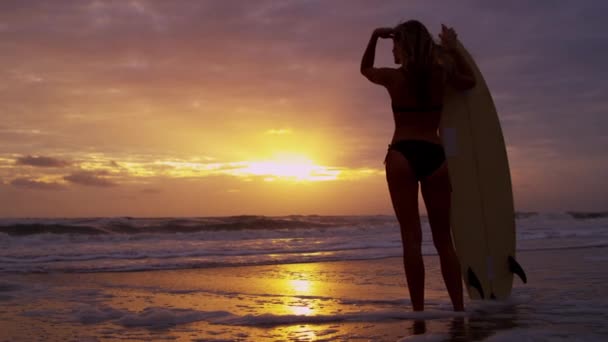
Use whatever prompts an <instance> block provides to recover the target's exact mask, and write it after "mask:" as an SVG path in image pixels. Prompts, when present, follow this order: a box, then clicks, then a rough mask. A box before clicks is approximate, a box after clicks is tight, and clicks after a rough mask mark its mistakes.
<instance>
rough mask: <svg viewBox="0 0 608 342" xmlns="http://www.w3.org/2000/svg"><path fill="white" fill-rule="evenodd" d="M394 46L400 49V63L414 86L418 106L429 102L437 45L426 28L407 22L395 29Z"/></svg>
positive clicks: (418, 23) (417, 23)
mask: <svg viewBox="0 0 608 342" xmlns="http://www.w3.org/2000/svg"><path fill="white" fill-rule="evenodd" d="M394 39H395V44H396V47H397V49H401V56H405V58H406V60H405V61H400V62H401V64H403V65H404V66H405V73H406V77H407V78H408V80H409V81H410V82H411V84H414V85H415V89H416V90H415V95H416V99H417V101H418V105H419V106H428V105H430V102H431V76H432V71H433V64H434V61H435V53H436V46H437V44H436V43H435V41H434V40H433V37H432V36H431V34H430V33H429V31H428V30H427V29H426V27H425V26H424V25H423V24H422V23H421V22H419V21H417V20H408V21H406V22H403V23H401V24H399V25H397V26H396V27H395V36H394Z"/></svg>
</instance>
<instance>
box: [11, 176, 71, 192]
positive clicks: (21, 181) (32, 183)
mask: <svg viewBox="0 0 608 342" xmlns="http://www.w3.org/2000/svg"><path fill="white" fill-rule="evenodd" d="M10 184H11V185H13V186H16V187H20V188H26V189H36V190H65V189H66V187H65V186H64V185H63V184H61V183H53V182H44V181H39V180H36V179H29V178H16V179H13V180H12V181H11V183H10Z"/></svg>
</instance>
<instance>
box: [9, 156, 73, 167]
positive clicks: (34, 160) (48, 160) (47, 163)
mask: <svg viewBox="0 0 608 342" xmlns="http://www.w3.org/2000/svg"><path fill="white" fill-rule="evenodd" d="M15 162H16V163H17V164H18V165H29V166H36V167H67V166H70V165H71V163H70V162H68V161H66V160H61V159H57V158H52V157H40V156H24V157H19V158H17V159H16V161H15Z"/></svg>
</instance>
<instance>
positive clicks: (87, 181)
mask: <svg viewBox="0 0 608 342" xmlns="http://www.w3.org/2000/svg"><path fill="white" fill-rule="evenodd" d="M108 175H109V172H107V171H79V172H74V173H72V174H70V175H68V176H65V177H63V179H65V180H66V181H68V182H71V183H74V184H79V185H85V186H95V187H102V188H105V187H112V186H116V185H118V184H116V183H114V182H113V181H111V180H110V179H108V177H107V176H108Z"/></svg>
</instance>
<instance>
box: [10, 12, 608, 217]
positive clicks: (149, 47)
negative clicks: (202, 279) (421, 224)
mask: <svg viewBox="0 0 608 342" xmlns="http://www.w3.org/2000/svg"><path fill="white" fill-rule="evenodd" d="M369 4H370V3H368V2H359V1H352V2H336V3H332V4H328V3H325V2H315V1H312V2H307V1H285V2H273V1H252V2H244V1H205V2H194V1H170V2H167V1H79V2H62V1H57V2H44V1H40V2H36V1H33V2H27V3H20V2H7V3H2V4H1V5H0V49H1V50H2V51H3V53H2V56H1V57H0V74H1V76H2V79H3V83H2V84H0V102H1V103H2V104H1V105H0V115H1V117H2V121H1V122H0V145H1V147H0V215H1V216H106V215H111V216H114V215H128V216H210V215H235V214H260V215H283V214H392V208H391V206H390V200H389V195H388V190H387V187H386V182H385V180H384V168H383V164H382V161H383V159H384V154H385V151H386V145H387V143H388V142H389V141H390V137H391V134H392V129H393V126H392V125H393V123H392V118H391V113H390V107H389V103H388V96H387V94H386V92H385V91H384V90H383V89H381V88H380V87H378V86H375V85H373V84H371V83H369V82H368V81H367V80H365V79H364V78H363V77H362V76H361V75H360V74H359V72H358V65H359V62H360V58H361V55H362V53H363V49H364V47H365V45H366V43H367V40H368V38H369V34H370V33H371V31H372V30H373V29H374V28H375V27H378V26H383V25H384V26H386V25H394V24H396V23H398V22H399V21H400V20H403V19H406V17H405V16H406V15H407V14H408V13H411V14H412V15H416V16H417V17H419V18H420V19H422V20H423V21H425V22H426V23H427V24H428V25H429V28H430V29H431V31H433V32H436V31H437V28H438V25H439V23H440V17H439V14H438V13H441V19H442V20H441V22H446V23H450V24H451V25H454V26H455V27H456V28H457V30H458V31H459V32H460V35H461V37H464V38H463V39H464V40H465V43H467V42H471V43H470V45H469V49H470V50H472V51H473V52H474V54H475V55H476V56H478V58H477V59H478V62H479V64H480V66H481V68H482V71H484V73H485V74H486V79H487V80H488V84H489V85H490V86H491V88H492V89H493V90H494V93H495V100H496V103H497V108H498V109H499V112H500V114H501V122H502V123H503V129H504V130H505V139H506V141H507V144H508V146H509V150H508V151H509V156H510V163H511V167H512V177H513V183H514V192H515V204H516V208H517V209H518V210H538V209H542V210H544V209H558V208H568V209H577V207H576V206H577V205H578V206H580V208H582V209H594V208H592V207H590V206H594V205H596V204H597V203H598V201H603V200H605V199H606V195H605V193H606V192H605V191H603V190H602V189H601V188H597V187H594V186H593V184H594V181H593V180H591V179H592V177H591V178H589V175H590V173H589V172H591V174H593V175H595V174H596V173H594V172H597V170H608V168H607V166H606V165H607V163H606V159H605V158H602V157H598V155H596V154H595V152H594V151H591V152H587V153H588V154H587V155H584V154H577V155H574V154H570V155H569V156H568V158H567V159H566V160H568V161H569V162H571V163H578V164H577V165H581V164H584V165H586V166H585V167H584V168H583V169H577V168H574V167H572V168H568V167H565V166H564V163H563V159H561V158H560V157H559V151H563V150H561V149H560V148H559V144H558V143H556V142H558V141H559V140H560V139H559V137H564V135H563V133H559V132H566V134H567V127H569V125H570V123H569V122H567V121H563V122H561V123H560V124H559V125H558V126H556V127H554V128H547V126H546V125H544V124H543V123H544V122H546V119H547V117H552V116H550V114H551V113H547V116H545V117H543V116H542V115H540V114H538V108H548V107H547V106H544V107H543V106H541V104H543V103H544V102H546V103H550V102H551V101H550V99H549V98H546V97H542V96H538V97H535V99H534V100H530V97H531V95H530V92H526V91H525V87H522V83H523V84H524V85H526V86H528V85H529V82H531V80H530V79H525V82H524V81H522V80H524V79H523V78H519V79H516V78H514V74H517V73H519V74H520V75H526V72H527V70H528V68H533V67H532V66H531V65H534V63H538V64H536V66H537V68H539V70H542V65H545V64H543V63H542V61H541V60H540V59H535V57H534V56H532V57H531V56H530V55H529V54H524V53H522V50H521V47H518V46H516V43H517V42H519V43H520V44H530V45H529V46H534V42H533V41H529V42H527V41H521V40H518V39H517V37H516V36H511V35H505V37H504V40H503V42H502V43H501V44H498V43H496V42H492V41H491V40H494V39H496V36H495V35H493V34H492V33H491V32H493V31H500V30H501V29H500V27H499V26H498V25H499V24H500V23H501V20H504V21H505V22H507V19H508V17H507V14H508V13H509V11H510V9H508V8H507V9H505V8H487V7H484V6H483V5H475V4H474V3H473V2H471V4H469V5H467V6H469V7H468V10H469V11H472V13H475V11H477V13H478V14H479V15H480V16H481V15H484V16H485V18H488V17H491V16H492V15H494V16H495V19H496V22H486V23H483V24H479V25H486V27H485V29H486V30H487V31H488V35H492V37H488V36H486V35H483V34H482V32H480V31H483V30H480V28H479V27H476V26H475V25H473V24H471V23H470V22H469V21H468V20H466V16H464V13H465V11H464V9H452V10H450V9H449V8H445V7H444V6H443V5H438V4H435V3H432V5H428V6H426V7H425V6H422V5H421V4H405V5H404V4H403V2H402V1H394V2H392V1H387V2H386V3H384V2H383V4H384V5H382V6H380V7H377V8H374V9H370V8H369ZM347 5H348V6H347ZM490 7H491V6H490ZM560 10H563V13H567V9H560ZM559 13H562V12H559ZM502 15H504V16H506V18H502V17H501V16H502ZM564 15H565V14H564ZM522 20H523V21H524V22H526V23H527V22H528V21H526V20H528V19H526V18H523V19H522ZM529 22H530V23H532V22H533V21H532V18H530V19H529ZM390 48H391V46H390V44H389V43H386V42H382V43H380V44H379V45H378V53H377V58H376V61H377V65H385V66H391V63H390V61H391V58H390ZM510 54H512V55H510ZM533 57H534V58H533ZM564 63H565V62H564ZM549 71H550V70H548V72H549ZM578 75H584V73H583V72H582V71H579V73H578ZM589 75H591V72H590V71H589ZM522 77H523V76H522ZM604 84H605V83H604ZM594 89H596V90H595V91H597V89H598V88H597V87H596V88H594ZM599 89H600V91H599V94H600V95H601V93H602V91H601V89H605V87H604V88H601V87H600V88H599ZM584 90H585V91H587V92H586V94H587V93H589V95H588V96H589V98H591V99H595V98H596V97H597V94H596V95H594V93H593V92H592V90H587V89H584ZM594 96H596V97H594ZM588 103H589V102H587V105H588ZM592 103H593V104H595V106H596V107H593V108H596V111H597V110H601V108H604V110H605V108H606V107H601V106H602V102H598V101H595V100H593V101H592ZM604 105H605V102H604ZM598 106H599V107H598ZM593 108H590V109H588V110H589V111H590V112H589V113H592V110H593ZM597 108H600V109H597ZM530 113H532V114H530ZM593 113H595V112H593ZM558 114H559V113H558ZM543 115H544V114H543ZM593 115H595V114H593ZM593 117H594V118H596V119H597V120H604V121H605V119H600V116H593ZM528 119H529V120H530V121H527V120H528ZM564 120H565V119H564ZM535 125H536V126H535ZM537 127H541V129H540V130H539V129H537ZM594 127H595V126H594V125H589V126H587V127H586V128H585V129H587V130H588V131H593V130H594V129H595V128H594ZM533 128H534V129H533ZM543 129H544V131H543ZM533 132H536V133H534V134H533ZM539 134H540V136H539ZM589 137H594V138H597V139H604V140H603V141H605V135H602V134H600V133H598V132H595V131H593V132H592V133H587V134H586V135H585V139H586V140H585V141H584V143H587V144H588V146H596V145H595V144H593V143H592V141H591V140H590V138H589ZM562 140H563V139H562ZM579 143H580V144H581V145H579V147H580V148H581V149H582V148H583V146H582V144H583V143H582V142H579ZM586 151H589V150H586ZM547 170H551V172H548V171H547ZM589 170H595V171H589ZM577 177H578V178H577ZM574 178H576V179H579V181H580V182H583V183H584V185H585V187H586V189H588V190H585V191H583V190H578V191H571V192H567V191H565V190H563V189H561V190H560V189H558V187H557V186H558V185H559V184H564V182H566V181H567V180H571V179H574ZM572 196H578V197H576V199H573V198H570V197H572ZM601 207H602V205H598V206H597V208H600V209H601ZM580 208H579V209H580ZM421 211H423V212H424V206H423V205H422V204H421Z"/></svg>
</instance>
